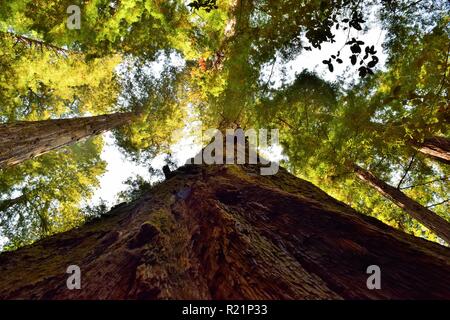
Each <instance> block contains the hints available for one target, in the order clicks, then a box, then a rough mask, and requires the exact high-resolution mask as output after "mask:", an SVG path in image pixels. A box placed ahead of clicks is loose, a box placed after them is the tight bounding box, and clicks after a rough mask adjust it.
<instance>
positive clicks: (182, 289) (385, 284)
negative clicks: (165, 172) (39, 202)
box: [0, 165, 450, 299]
mask: <svg viewBox="0 0 450 320" xmlns="http://www.w3.org/2000/svg"><path fill="white" fill-rule="evenodd" d="M172 173H173V174H172V175H171V178H170V179H168V180H166V181H165V182H164V183H161V184H159V185H156V186H155V187H154V188H153V189H152V190H150V191H148V192H147V193H145V194H143V195H142V196H141V197H140V198H139V199H137V200H136V201H134V202H132V203H124V204H121V205H118V206H116V207H114V208H113V209H112V210H111V212H110V213H109V215H107V216H104V217H103V218H100V219H98V220H97V221H93V222H90V223H88V224H86V225H84V226H82V227H80V228H77V229H74V230H71V231H68V232H65V233H62V234H57V235H54V236H52V237H49V238H47V239H45V240H42V241H39V242H37V243H35V244H33V245H31V246H28V247H25V248H21V249H19V250H17V251H15V252H7V253H3V254H1V255H0V298H2V299H16V298H33V299H65V298H81V299H211V298H213V299H364V298H368V299H400V298H402V299H404V298H411V299H419V298H439V299H450V291H449V288H450V277H448V275H449V273H450V249H449V248H447V247H444V246H440V245H438V244H435V243H432V242H429V241H426V240H423V239H420V238H415V237H413V236H411V235H408V234H404V233H402V232H400V231H398V230H395V229H393V228H391V227H389V226H386V225H384V224H383V223H381V222H380V221H378V220H376V219H374V218H371V217H368V216H364V215H361V214H359V213H358V212H355V211H354V210H353V209H351V208H350V207H348V206H346V205H344V204H343V203H341V202H338V201H337V200H335V199H333V198H331V197H330V196H328V195H327V194H325V193H324V192H323V191H321V190H320V189H318V188H317V187H315V186H313V185H312V184H310V183H308V182H305V181H303V180H300V179H298V178H296V177H294V176H292V175H291V174H289V173H288V172H287V171H285V170H284V169H280V171H279V172H278V173H277V174H276V175H273V176H261V175H260V172H259V167H258V166H257V165H241V166H236V165H228V166H227V165H213V166H206V165H186V166H184V167H181V168H179V169H178V170H177V171H175V172H172ZM69 265H78V266H79V267H80V269H81V289H80V290H77V289H75V290H69V289H68V288H67V286H66V280H67V279H68V277H69V276H70V275H69V274H66V273H65V272H66V269H67V267H68V266H69ZM371 265H377V266H379V268H380V269H381V289H379V290H378V289H373V290H370V289H368V287H367V279H368V277H369V276H370V274H367V273H366V271H367V268H368V267H369V266H371Z"/></svg>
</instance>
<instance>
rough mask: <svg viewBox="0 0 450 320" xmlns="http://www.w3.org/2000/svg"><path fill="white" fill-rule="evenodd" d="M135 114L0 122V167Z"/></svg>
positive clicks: (67, 142)
mask: <svg viewBox="0 0 450 320" xmlns="http://www.w3.org/2000/svg"><path fill="white" fill-rule="evenodd" d="M134 115H135V114H134V113H131V112H128V113H115V114H109V115H101V116H95V117H85V118H73V119H54V120H42V121H19V122H13V123H3V124H0V168H5V167H9V166H12V165H15V164H18V163H20V162H23V161H25V160H27V159H30V158H33V157H36V156H39V155H41V154H44V153H46V152H49V151H51V150H54V149H58V148H60V147H63V146H65V145H69V144H72V143H75V142H77V141H79V140H80V139H83V138H86V137H89V136H92V135H96V134H99V133H101V132H103V131H107V130H111V129H113V128H115V127H118V126H121V125H123V124H125V123H127V122H129V121H131V119H132V118H133V116H134Z"/></svg>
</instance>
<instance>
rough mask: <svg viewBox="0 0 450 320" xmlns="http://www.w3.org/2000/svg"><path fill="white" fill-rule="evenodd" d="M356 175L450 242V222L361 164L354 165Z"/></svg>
mask: <svg viewBox="0 0 450 320" xmlns="http://www.w3.org/2000/svg"><path fill="white" fill-rule="evenodd" d="M353 168H354V171H355V172H356V175H357V176H358V177H359V178H360V179H361V180H362V181H364V182H366V183H368V184H369V185H371V186H372V187H373V188H375V189H376V190H377V191H378V192H380V193H381V194H382V195H383V196H384V197H386V198H388V199H389V200H391V201H392V202H394V203H395V204H396V205H397V206H398V207H400V208H401V209H402V210H403V211H405V212H406V213H407V214H409V215H410V216H411V217H413V218H414V219H416V220H417V221H419V222H420V223H422V224H423V225H424V226H425V227H427V228H428V229H430V230H431V231H432V232H434V233H436V235H438V236H439V237H440V238H442V239H443V240H445V241H446V242H447V243H449V244H450V223H449V222H448V221H446V220H445V219H444V218H441V217H440V216H439V215H437V214H436V213H434V212H433V211H431V210H430V209H427V208H426V207H424V206H422V205H421V204H420V203H418V202H417V201H414V200H413V199H411V198H410V197H408V196H407V195H406V194H404V193H403V192H401V191H400V190H399V189H397V188H394V187H393V186H391V185H389V184H387V183H386V182H384V181H382V180H380V179H378V178H377V177H376V176H375V175H374V174H372V173H371V172H369V171H367V170H364V169H363V168H361V167H360V166H357V165H354V167H353Z"/></svg>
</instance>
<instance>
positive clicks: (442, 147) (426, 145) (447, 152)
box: [411, 137, 450, 164]
mask: <svg viewBox="0 0 450 320" xmlns="http://www.w3.org/2000/svg"><path fill="white" fill-rule="evenodd" d="M411 143H412V145H413V146H414V148H415V149H417V150H418V151H419V152H421V153H423V154H424V155H426V156H428V157H430V158H433V159H435V160H437V161H439V162H442V163H445V164H450V139H448V138H445V137H431V138H426V139H425V140H424V141H423V142H418V141H412V142H411Z"/></svg>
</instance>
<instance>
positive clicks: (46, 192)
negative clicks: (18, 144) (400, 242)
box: [0, 0, 450, 250]
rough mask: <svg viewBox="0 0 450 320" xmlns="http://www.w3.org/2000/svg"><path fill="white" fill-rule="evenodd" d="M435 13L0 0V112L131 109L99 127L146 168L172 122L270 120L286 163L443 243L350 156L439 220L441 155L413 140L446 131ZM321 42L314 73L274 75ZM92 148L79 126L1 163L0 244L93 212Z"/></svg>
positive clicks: (437, 8) (355, 6) (442, 31)
mask: <svg viewBox="0 0 450 320" xmlns="http://www.w3.org/2000/svg"><path fill="white" fill-rule="evenodd" d="M70 5H77V6H79V8H80V9H81V15H80V18H81V26H80V29H69V28H67V24H66V22H67V19H68V17H69V15H70V14H69V13H67V8H68V7H69V6H70ZM449 9H450V6H449V5H448V2H447V1H444V0H442V1H441V0H439V1H431V0H422V1H406V0H401V1H389V0H364V1H361V0H333V1H322V0H309V1H308V0H284V1H279V0H264V1H253V0H248V1H243V0H217V1H180V0H171V1H159V0H114V1H110V0H108V1H105V0H88V1H76V0H75V1H73V0H70V1H67V0H57V1H41V0H39V1H36V0H33V1H32V0H18V1H13V2H2V3H1V4H0V119H1V123H2V124H8V123H13V122H15V121H39V120H46V119H60V118H75V117H82V116H93V115H101V114H109V113H116V112H127V111H135V112H136V113H137V114H138V117H137V118H136V120H134V121H133V122H132V123H130V124H127V125H125V126H122V127H120V128H118V129H115V130H114V137H115V143H116V145H117V146H118V147H119V148H120V150H121V151H122V152H123V153H124V154H125V155H126V156H127V158H129V159H131V161H135V162H136V163H147V164H149V163H150V161H151V159H153V158H155V157H156V156H158V155H159V154H161V153H170V151H169V150H170V146H171V145H173V144H174V143H176V142H177V141H176V139H174V136H175V135H174V134H173V133H174V132H175V131H176V130H180V129H182V128H183V127H185V126H186V123H189V122H190V121H193V120H196V121H197V120H199V121H201V122H202V124H203V126H204V128H210V127H214V128H220V129H224V128H228V127H230V126H233V127H235V126H239V127H242V128H276V129H279V130H280V144H281V145H282V147H283V152H284V155H285V160H284V162H283V165H284V166H285V167H286V168H288V170H290V171H291V172H292V173H294V174H296V175H298V176H300V177H302V178H304V179H307V180H309V181H311V182H313V183H314V184H316V185H317V186H319V187H320V188H321V189H323V190H325V191H326V192H327V193H329V194H331V195H332V196H334V197H336V198H337V199H338V200H341V201H343V202H345V203H347V204H349V205H351V206H352V207H354V208H356V209H358V210H359V211H361V212H363V213H365V214H368V215H371V216H374V217H376V218H378V219H380V220H382V221H384V222H385V223H388V224H390V225H392V226H395V227H396V228H399V229H402V230H404V231H405V232H408V233H412V234H415V235H417V236H421V237H423V238H426V239H429V240H433V241H441V243H443V241H442V239H440V240H439V239H438V238H437V236H436V234H435V233H433V232H432V231H431V230H429V229H428V228H426V227H424V226H423V224H421V223H420V222H419V221H417V220H415V219H413V218H412V217H411V216H409V215H408V214H406V213H405V212H404V211H403V210H402V209H401V208H399V207H398V206H396V205H395V204H393V202H391V201H390V200H389V199H386V198H385V197H383V196H382V195H381V194H378V193H376V192H374V191H373V189H372V188H371V187H370V186H369V185H367V184H365V183H364V182H363V181H361V180H360V179H358V178H357V176H356V175H355V172H354V171H352V169H351V168H352V165H354V164H357V165H359V166H360V167H362V168H365V169H366V170H368V171H370V172H371V173H373V174H374V175H376V176H377V177H378V178H379V179H381V180H383V181H384V182H386V183H388V184H389V185H391V186H394V187H395V188H396V189H397V190H400V191H402V193H404V194H405V195H407V196H408V197H409V198H411V199H413V200H414V201H415V202H417V203H419V204H420V205H422V206H423V207H427V208H429V209H430V210H432V211H433V212H434V213H435V214H437V215H439V216H440V217H442V218H444V219H446V220H447V221H449V222H450V215H449V214H448V213H449V212H450V210H449V209H450V204H449V198H448V197H449V194H450V185H449V174H450V171H449V166H448V165H446V164H444V163H442V162H439V161H436V159H433V158H431V157H429V156H428V155H426V154H424V153H423V152H421V151H420V148H419V147H418V145H419V144H420V143H423V142H424V141H425V140H426V139H430V138H434V137H441V138H443V139H449V137H450V128H449V122H450V112H449V103H448V101H449V99H448V93H449V92H448V91H449V80H448V72H449V69H450V65H449V61H448V59H449V50H450V40H449V35H450V30H449V22H450V16H449ZM375 27H376V28H378V29H380V30H382V31H383V34H384V36H383V37H381V35H380V37H379V39H378V41H377V39H373V38H370V37H368V36H367V33H368V31H370V29H371V28H375ZM339 39H343V41H338V40H339ZM380 39H381V41H380ZM329 45H331V48H332V49H331V50H329V51H328V50H327V51H326V55H327V58H326V59H325V60H323V61H320V63H319V66H318V67H316V69H315V70H314V67H315V66H314V65H311V68H309V69H308V70H306V69H305V70H301V71H299V72H297V73H295V74H293V72H292V71H288V70H284V71H283V72H274V69H275V68H278V65H279V64H280V62H281V64H283V63H284V64H286V63H288V62H292V61H296V59H301V57H302V55H303V54H304V53H306V52H323V51H324V50H325V49H324V48H325V47H326V48H329ZM382 57H384V59H382ZM382 60H383V62H382ZM307 63H308V62H307ZM311 63H312V62H311ZM337 66H343V67H344V68H345V73H346V74H347V75H350V76H349V77H347V78H345V79H344V77H342V74H338V71H337ZM265 70H269V72H268V73H267V71H265ZM329 74H332V75H335V77H334V80H333V81H330V80H326V79H325V75H329ZM292 78H293V80H290V79H292ZM275 82H277V83H279V84H280V85H276V84H275ZM102 146H103V141H102V137H101V136H97V137H91V138H88V139H85V140H83V141H82V142H79V143H77V144H75V145H72V146H67V147H64V148H60V149H57V150H54V151H51V152H49V153H47V154H45V155H43V156H40V157H38V158H35V159H30V160H27V161H25V162H24V163H22V164H20V165H17V166H15V167H12V168H6V169H1V172H0V240H1V238H2V237H3V239H4V242H5V243H6V244H5V246H4V248H3V249H4V250H5V249H14V248H17V247H19V246H22V245H25V244H27V243H30V242H32V241H35V240H36V239H39V238H40V237H43V236H47V235H50V234H52V233H55V232H60V231H63V230H67V229H69V228H73V227H75V226H77V225H79V224H81V223H83V222H84V221H85V220H86V219H88V217H89V214H88V211H89V212H96V211H95V209H93V208H90V207H89V199H90V198H91V196H92V195H93V194H94V192H95V189H96V188H98V186H99V179H100V177H101V175H102V174H103V173H104V172H105V170H106V164H107V160H108V159H102V157H101V151H102ZM128 184H129V185H130V189H129V190H128V191H126V192H123V193H122V194H121V195H120V197H119V199H120V200H123V201H131V200H132V199H133V198H134V197H135V196H136V194H139V192H140V191H139V190H140V189H144V190H146V189H148V188H149V187H150V182H149V181H145V180H144V179H143V178H142V177H138V178H137V179H135V180H129V181H128ZM86 203H87V204H88V207H87V208H88V209H86V208H84V209H83V207H86ZM110 205H112V204H110ZM97 209H98V208H97ZM100 211H101V210H100ZM103 211H104V210H103Z"/></svg>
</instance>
